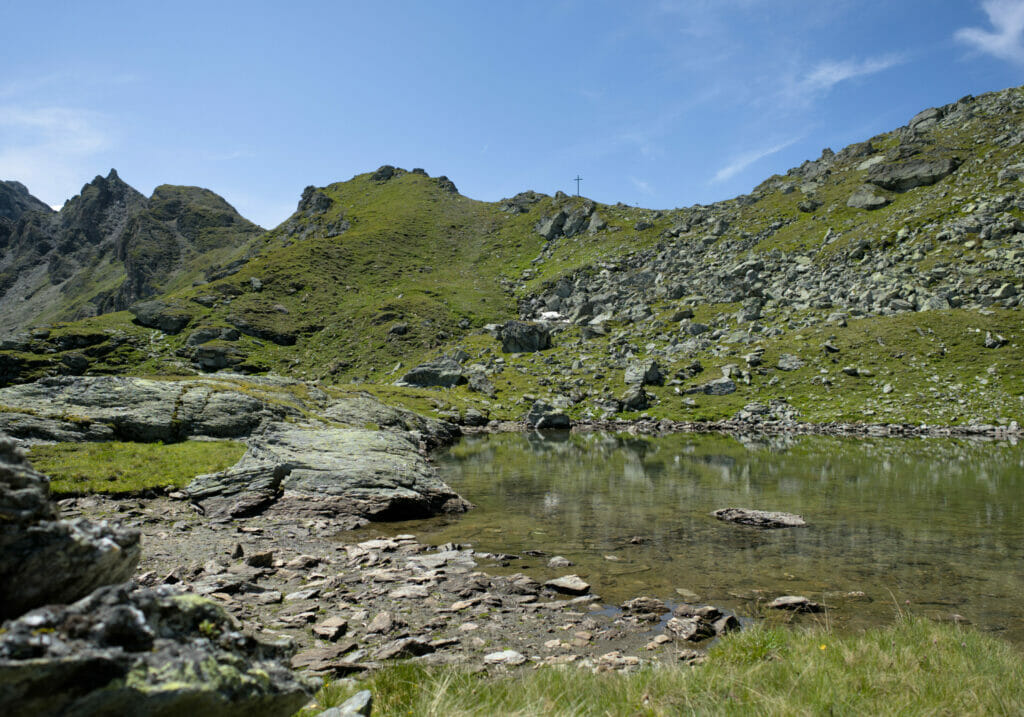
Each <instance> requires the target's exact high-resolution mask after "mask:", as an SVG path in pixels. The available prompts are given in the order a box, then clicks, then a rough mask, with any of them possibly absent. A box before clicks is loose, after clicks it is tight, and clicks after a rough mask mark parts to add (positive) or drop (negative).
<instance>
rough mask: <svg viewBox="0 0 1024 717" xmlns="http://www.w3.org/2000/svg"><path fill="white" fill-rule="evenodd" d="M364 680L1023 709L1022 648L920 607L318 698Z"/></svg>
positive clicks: (720, 699) (706, 708)
mask: <svg viewBox="0 0 1024 717" xmlns="http://www.w3.org/2000/svg"><path fill="white" fill-rule="evenodd" d="M360 689H370V690H371V691H372V692H373V695H374V711H373V713H374V714H375V715H408V714H415V715H481V716H482V715H498V714H500V715H523V716H524V717H525V716H527V715H552V716H555V715H557V716H559V717H561V716H563V715H564V716H569V715H573V716H575V715H580V716H582V715H588V716H589V715H609V716H611V715H689V714H694V715H699V714H715V715H753V714H756V715H779V716H780V717H782V716H783V715H784V716H786V717H789V716H791V715H823V714H835V715H868V714H873V715H882V714H892V715H896V714H898V715H989V714H1019V713H1020V711H1021V708H1022V705H1024V660H1022V656H1021V654H1020V653H1019V652H1018V651H1017V650H1016V649H1015V648H1014V647H1011V646H1010V645H1009V644H1007V643H1004V642H1001V641H999V640H997V639H994V638H992V637H989V636H987V635H984V634H982V633H980V632H978V631H976V630H972V629H961V628H958V627H955V626H950V625H939V624H935V623H931V622H928V621H926V620H922V619H905V620H902V621H901V622H900V623H899V624H897V625H895V626H894V627H890V628H884V629H878V630H872V631H870V632H867V633H864V634H860V635H853V636H843V637H839V636H836V635H832V634H831V633H830V632H829V631H828V630H826V629H813V630H797V629H786V628H767V627H756V628H754V629H750V630H745V631H743V632H741V633H737V634H735V635H732V636H729V637H727V638H725V639H723V640H722V641H721V642H720V643H719V644H718V645H717V646H715V647H714V648H712V649H711V651H710V652H709V654H708V659H707V662H706V663H705V664H703V665H697V666H693V667H691V666H688V665H681V666H679V667H652V668H646V669H642V670H640V671H638V672H634V673H632V674H618V673H608V672H605V673H599V674H594V673H593V672H592V671H591V670H587V669H579V668H578V667H577V666H575V665H569V666H566V667H561V668H558V667H541V668H538V669H536V670H532V669H524V670H522V671H520V672H515V673H513V674H510V675H497V676H494V675H489V674H486V673H483V674H481V673H474V672H470V671H466V670H464V669H458V668H426V667H422V666H417V665H411V664H408V663H405V664H397V665H395V666H393V667H387V668H385V669H383V670H381V671H380V672H376V673H374V674H373V675H372V676H371V677H370V678H369V679H367V680H365V681H362V682H353V683H348V684H343V683H339V684H337V685H332V686H328V687H325V688H324V689H323V690H322V691H321V692H320V693H319V695H318V696H317V703H318V705H319V707H318V708H317V709H321V708H322V707H326V706H329V705H333V704H338V703H340V702H341V701H342V700H344V699H345V698H346V697H347V696H348V695H350V694H353V693H354V692H356V691H357V690H360ZM314 713H315V710H307V711H306V712H305V713H304V714H314Z"/></svg>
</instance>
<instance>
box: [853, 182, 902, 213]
mask: <svg viewBox="0 0 1024 717" xmlns="http://www.w3.org/2000/svg"><path fill="white" fill-rule="evenodd" d="M891 202H892V200H891V199H889V197H886V196H885V195H882V194H879V193H878V191H877V190H876V189H875V188H874V187H869V186H866V185H865V186H863V187H860V188H859V189H857V191H855V192H854V193H853V194H851V195H850V198H849V199H847V200H846V206H848V207H851V208H853V209H881V208H882V207H885V206H888V205H889V204H890V203H891Z"/></svg>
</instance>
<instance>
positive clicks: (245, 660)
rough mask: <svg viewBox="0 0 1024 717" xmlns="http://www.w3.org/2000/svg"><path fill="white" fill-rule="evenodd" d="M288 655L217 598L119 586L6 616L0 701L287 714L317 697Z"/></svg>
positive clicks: (157, 711)
mask: <svg viewBox="0 0 1024 717" xmlns="http://www.w3.org/2000/svg"><path fill="white" fill-rule="evenodd" d="M286 657H287V651H286V650H285V649H284V648H282V647H277V646H273V645H269V644H263V643H259V642H257V641H255V640H254V639H252V638H251V637H247V636H245V635H243V634H242V633H241V632H240V630H239V628H238V625H237V623H236V622H235V621H234V619H233V618H231V617H230V616H229V615H228V614H227V613H225V612H224V610H223V609H222V608H220V607H219V606H217V605H216V604H215V603H213V602H211V601H209V600H206V599H203V598H199V597H197V596H195V595H190V594H186V593H179V592H177V591H176V590H175V589H174V588H171V587H169V586H161V587H159V588H153V589H135V590H133V589H131V588H130V587H129V586H127V585H111V586H108V587H104V588H100V589H98V590H96V591H95V592H93V593H92V594H91V595H89V596H87V597H85V598H83V599H82V600H80V601H78V602H76V603H74V604H72V605H66V606H59V605H54V606H49V607H43V608H40V609H37V610H33V611H32V612H29V613H27V614H25V615H23V616H21V617H20V618H18V619H17V620H12V621H9V622H7V623H5V624H4V629H3V632H2V634H0V704H3V705H4V709H5V710H6V711H7V713H8V714H23V715H29V714H38V715H42V714H61V715H101V714H102V715H115V714H118V715H127V714H131V715H140V716H142V715H153V716H156V715H162V716H165V717H167V716H171V715H182V716H185V715H214V714H216V715H235V716H237V717H261V716H264V715H265V716H267V717H270V716H276V715H280V716H281V717H285V716H287V715H291V714H293V713H294V712H295V711H296V710H298V709H299V708H300V707H301V706H302V705H303V703H304V702H306V700H307V699H308V698H309V690H308V688H307V687H306V686H305V685H303V684H302V683H300V682H299V681H298V680H297V679H296V678H295V677H294V676H293V674H292V673H291V671H290V670H289V669H287V668H286V667H285V666H284V659H285V658H286Z"/></svg>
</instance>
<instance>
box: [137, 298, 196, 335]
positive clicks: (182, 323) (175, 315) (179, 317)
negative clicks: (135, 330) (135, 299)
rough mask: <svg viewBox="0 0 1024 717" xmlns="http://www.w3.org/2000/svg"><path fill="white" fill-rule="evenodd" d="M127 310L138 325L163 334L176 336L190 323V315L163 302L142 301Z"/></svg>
mask: <svg viewBox="0 0 1024 717" xmlns="http://www.w3.org/2000/svg"><path fill="white" fill-rule="evenodd" d="M129 310H130V311H131V312H132V314H133V315H134V316H135V320H136V321H137V322H138V323H139V324H141V325H142V326H145V327H147V328H151V329H160V331H163V332H164V333H165V334H177V333H179V332H180V331H181V330H182V329H184V328H185V327H186V326H188V324H189V322H190V321H192V314H191V313H189V312H188V311H186V310H185V309H183V308H181V307H178V306H174V305H171V304H167V303H165V302H163V301H156V300H153V301H142V302H139V303H138V304H134V305H132V307H131V308H130V309H129Z"/></svg>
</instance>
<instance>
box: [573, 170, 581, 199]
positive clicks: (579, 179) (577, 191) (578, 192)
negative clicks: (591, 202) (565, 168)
mask: <svg viewBox="0 0 1024 717" xmlns="http://www.w3.org/2000/svg"><path fill="white" fill-rule="evenodd" d="M573 181H574V182H576V196H577V197H578V196H580V182H582V181H583V177H581V176H580V175H578V174H577V175H576V179H574V180H573Z"/></svg>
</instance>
